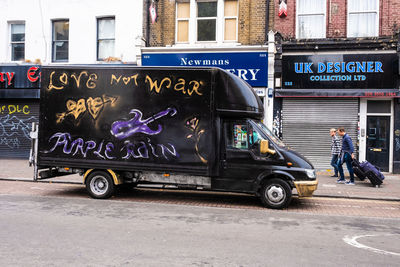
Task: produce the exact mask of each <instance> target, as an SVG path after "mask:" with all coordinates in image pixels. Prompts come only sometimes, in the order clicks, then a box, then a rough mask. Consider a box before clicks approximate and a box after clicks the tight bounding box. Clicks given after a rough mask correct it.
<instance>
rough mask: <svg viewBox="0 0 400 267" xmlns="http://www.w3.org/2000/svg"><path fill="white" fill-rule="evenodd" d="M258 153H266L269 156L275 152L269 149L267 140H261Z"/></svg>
mask: <svg viewBox="0 0 400 267" xmlns="http://www.w3.org/2000/svg"><path fill="white" fill-rule="evenodd" d="M260 153H261V154H266V153H268V154H271V155H275V153H276V151H275V150H273V149H269V143H268V140H264V139H263V140H261V143H260Z"/></svg>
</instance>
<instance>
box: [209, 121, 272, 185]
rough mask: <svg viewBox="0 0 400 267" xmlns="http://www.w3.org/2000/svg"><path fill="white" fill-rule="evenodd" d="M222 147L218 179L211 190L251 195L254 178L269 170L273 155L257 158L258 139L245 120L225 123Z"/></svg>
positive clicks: (258, 153) (258, 150)
mask: <svg viewBox="0 0 400 267" xmlns="http://www.w3.org/2000/svg"><path fill="white" fill-rule="evenodd" d="M222 129H223V133H222V140H223V142H222V144H221V162H220V164H221V175H220V177H219V178H217V179H214V182H213V185H212V187H213V188H214V189H221V190H229V191H241V192H252V191H253V183H254V180H255V179H256V178H257V176H258V175H259V174H260V173H261V172H262V171H265V170H266V169H270V166H271V164H273V162H274V159H273V156H272V155H260V148H259V147H260V140H261V136H260V135H259V134H257V132H256V131H255V130H254V129H253V127H252V125H251V124H249V123H248V122H247V121H245V120H235V121H224V123H223V127H222Z"/></svg>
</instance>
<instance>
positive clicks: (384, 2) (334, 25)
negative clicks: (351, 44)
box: [273, 0, 400, 39]
mask: <svg viewBox="0 0 400 267" xmlns="http://www.w3.org/2000/svg"><path fill="white" fill-rule="evenodd" d="M274 2H275V6H274V10H275V14H278V10H279V2H280V0H274ZM296 3H297V1H296V0H287V10H288V16H287V17H283V18H280V17H278V16H277V15H276V16H274V21H273V23H274V29H275V30H276V31H278V32H279V33H280V34H282V36H283V37H284V38H285V39H293V38H296ZM347 4H348V1H347V0H331V1H326V10H327V12H326V18H325V20H326V38H346V37H347V25H348V21H347V17H348V5H347ZM399 29H400V1H396V0H379V37H384V36H394V35H396V34H397V33H398V31H399Z"/></svg>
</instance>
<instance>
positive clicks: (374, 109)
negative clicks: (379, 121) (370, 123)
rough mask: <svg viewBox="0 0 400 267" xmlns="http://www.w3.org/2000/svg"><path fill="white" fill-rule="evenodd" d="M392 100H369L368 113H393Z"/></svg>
mask: <svg viewBox="0 0 400 267" xmlns="http://www.w3.org/2000/svg"><path fill="white" fill-rule="evenodd" d="M391 103H392V102H391V101H386V100H368V105H367V113H389V114H390V113H391V112H392V110H391Z"/></svg>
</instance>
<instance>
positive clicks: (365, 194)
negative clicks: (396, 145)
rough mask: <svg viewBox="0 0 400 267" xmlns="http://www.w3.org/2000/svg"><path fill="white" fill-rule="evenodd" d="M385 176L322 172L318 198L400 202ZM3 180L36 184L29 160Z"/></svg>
mask: <svg viewBox="0 0 400 267" xmlns="http://www.w3.org/2000/svg"><path fill="white" fill-rule="evenodd" d="M384 175H385V180H384V182H383V184H382V185H381V186H380V187H374V186H372V185H371V183H370V182H369V180H368V179H366V180H365V181H360V180H358V179H357V178H356V181H355V183H356V184H355V185H354V186H350V185H345V184H337V183H336V180H337V178H335V177H330V175H329V173H320V174H318V175H317V178H318V180H319V184H318V189H317V190H316V191H315V193H314V196H315V197H333V198H335V197H336V198H351V199H372V200H393V201H400V175H396V174H389V173H384ZM346 178H347V179H348V177H346ZM0 180H15V181H32V180H33V167H30V166H29V163H28V161H27V160H25V159H24V160H22V159H0ZM41 182H47V183H67V184H68V183H69V184H82V177H81V176H79V175H77V174H75V175H68V176H62V177H56V178H51V179H44V180H41ZM294 193H295V192H294Z"/></svg>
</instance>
